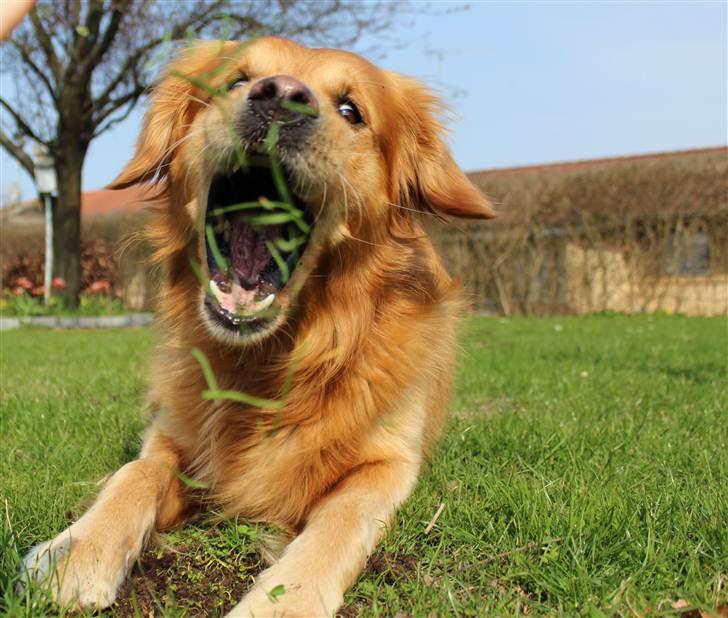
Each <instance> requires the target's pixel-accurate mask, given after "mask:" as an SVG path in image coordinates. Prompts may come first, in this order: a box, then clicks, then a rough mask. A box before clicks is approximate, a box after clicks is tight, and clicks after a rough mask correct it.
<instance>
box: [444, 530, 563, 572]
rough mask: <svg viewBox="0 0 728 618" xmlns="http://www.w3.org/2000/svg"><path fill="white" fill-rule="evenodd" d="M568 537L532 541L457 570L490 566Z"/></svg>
mask: <svg viewBox="0 0 728 618" xmlns="http://www.w3.org/2000/svg"><path fill="white" fill-rule="evenodd" d="M566 538H567V537H565V536H557V537H555V538H553V539H546V540H545V541H541V542H540V543H538V542H536V541H531V542H530V543H526V544H525V545H522V546H521V547H516V549H511V550H510V551H504V552H501V553H500V554H494V555H492V556H488V557H487V558H484V559H483V560H478V561H477V562H471V563H470V564H466V565H463V566H461V567H460V568H458V569H457V572H460V571H465V570H466V569H469V568H471V567H475V566H482V565H484V564H490V563H491V562H496V561H497V560H502V559H503V558H507V557H508V556H510V555H511V554H518V553H523V552H526V551H530V550H532V549H536V548H537V547H542V546H543V545H551V544H553V543H560V542H561V541H564V540H565V539H566Z"/></svg>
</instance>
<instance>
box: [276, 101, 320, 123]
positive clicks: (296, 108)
mask: <svg viewBox="0 0 728 618" xmlns="http://www.w3.org/2000/svg"><path fill="white" fill-rule="evenodd" d="M281 107H282V108H283V109H287V110H289V111H292V112H298V113H299V114H305V115H306V116H312V117H314V118H315V117H316V116H318V111H317V110H315V109H314V108H313V107H311V106H310V105H306V104H305V103H298V102H296V101H288V100H287V99H283V101H281Z"/></svg>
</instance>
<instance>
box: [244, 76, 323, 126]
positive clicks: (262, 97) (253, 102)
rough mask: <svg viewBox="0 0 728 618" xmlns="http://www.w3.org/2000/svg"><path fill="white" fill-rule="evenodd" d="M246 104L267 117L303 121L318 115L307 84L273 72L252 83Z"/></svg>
mask: <svg viewBox="0 0 728 618" xmlns="http://www.w3.org/2000/svg"><path fill="white" fill-rule="evenodd" d="M248 104H249V105H250V107H251V108H252V109H253V111H254V112H255V113H257V114H258V115H260V116H262V117H263V118H265V119H266V120H283V121H291V120H302V119H304V118H307V117H308V118H312V117H314V116H318V112H319V104H318V101H317V100H316V97H315V96H314V94H313V92H311V91H310V90H309V88H308V87H307V86H306V84H304V83H302V82H300V81H298V80H297V79H295V78H293V77H291V76H289V75H275V76H273V77H266V78H265V79H261V80H259V81H257V82H255V83H254V84H253V85H252V86H251V88H250V91H249V92H248Z"/></svg>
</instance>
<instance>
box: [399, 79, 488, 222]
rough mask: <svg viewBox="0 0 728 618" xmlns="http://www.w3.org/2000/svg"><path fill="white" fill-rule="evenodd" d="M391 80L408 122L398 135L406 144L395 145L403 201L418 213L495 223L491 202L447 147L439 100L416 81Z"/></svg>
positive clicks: (400, 121) (405, 121) (402, 123)
mask: <svg viewBox="0 0 728 618" xmlns="http://www.w3.org/2000/svg"><path fill="white" fill-rule="evenodd" d="M390 75H391V76H392V77H393V79H394V80H395V88H394V91H395V93H396V95H395V96H396V97H397V98H398V99H399V100H398V101H397V102H396V104H397V106H398V109H399V110H400V112H401V116H403V118H402V117H401V118H400V120H399V122H398V123H397V124H398V125H399V126H398V127H397V128H396V130H395V131H393V133H394V134H396V135H397V136H399V137H400V139H401V138H403V139H401V143H400V144H391V145H390V147H391V149H392V150H394V153H395V154H394V160H395V165H394V171H395V178H394V179H393V182H394V184H395V186H397V187H398V189H399V196H400V199H401V200H404V201H406V202H408V203H409V204H410V207H412V208H416V209H419V210H430V211H437V212H440V213H442V214H445V215H452V216H455V217H468V218H472V219H492V218H493V217H495V216H496V213H495V211H494V210H493V207H492V206H491V204H490V202H489V201H488V199H487V198H486V197H485V196H484V195H483V194H482V193H481V192H480V191H478V189H477V188H476V187H475V186H474V185H473V183H472V182H470V180H468V178H467V176H465V174H464V173H463V171H462V170H461V169H460V168H459V167H458V165H457V163H455V161H454V160H453V158H452V155H451V154H450V150H449V148H448V147H447V145H446V144H445V143H444V141H443V134H444V129H443V127H442V125H441V124H440V122H439V121H438V120H437V117H438V116H439V115H440V114H441V113H442V104H441V103H440V101H439V99H438V98H437V97H436V96H435V95H433V94H432V93H431V92H430V91H429V90H428V89H427V88H425V87H424V86H422V85H421V84H420V83H419V82H417V81H416V80H413V79H410V78H408V77H404V76H401V75H397V74H390Z"/></svg>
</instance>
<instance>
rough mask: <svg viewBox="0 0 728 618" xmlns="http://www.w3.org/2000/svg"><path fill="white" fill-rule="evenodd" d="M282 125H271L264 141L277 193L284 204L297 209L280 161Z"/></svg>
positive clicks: (276, 123)
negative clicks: (279, 147) (279, 145)
mask: <svg viewBox="0 0 728 618" xmlns="http://www.w3.org/2000/svg"><path fill="white" fill-rule="evenodd" d="M280 127H281V125H280V123H278V122H274V123H273V124H271V125H270V128H269V129H268V133H267V134H266V136H265V139H264V140H263V145H264V146H265V150H266V152H267V153H268V156H269V157H270V172H271V175H272V176H273V184H275V186H276V191H278V195H279V196H280V198H281V200H282V201H283V202H286V204H289V205H290V206H292V207H294V208H295V205H294V204H293V200H292V199H291V193H290V191H289V190H288V183H287V182H286V178H285V176H284V175H283V171H282V170H281V162H280V161H279V160H278V152H277V151H278V137H279V135H280Z"/></svg>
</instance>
